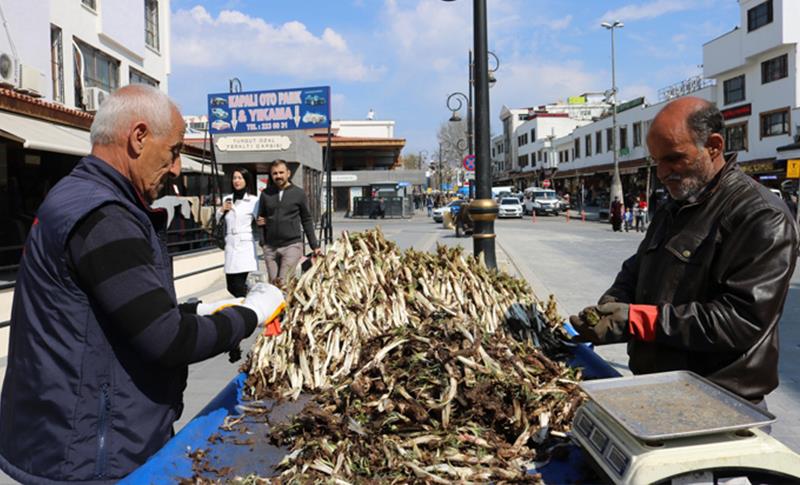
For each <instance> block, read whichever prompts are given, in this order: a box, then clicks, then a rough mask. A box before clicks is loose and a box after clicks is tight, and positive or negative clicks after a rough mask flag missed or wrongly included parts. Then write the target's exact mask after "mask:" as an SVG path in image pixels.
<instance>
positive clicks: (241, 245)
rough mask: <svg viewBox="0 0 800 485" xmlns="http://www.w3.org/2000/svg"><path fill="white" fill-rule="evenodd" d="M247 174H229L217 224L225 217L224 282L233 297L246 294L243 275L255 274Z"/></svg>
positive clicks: (254, 204) (254, 206)
mask: <svg viewBox="0 0 800 485" xmlns="http://www.w3.org/2000/svg"><path fill="white" fill-rule="evenodd" d="M248 180H250V173H249V172H248V171H247V170H246V169H244V168H237V169H236V170H234V172H233V176H232V178H231V185H232V186H233V193H232V194H228V195H226V196H225V197H224V198H223V203H222V207H221V208H220V209H219V210H218V211H217V221H219V220H220V219H221V218H222V217H225V282H226V283H227V286H228V292H229V293H230V294H231V295H233V296H235V297H244V296H246V295H247V287H246V286H245V281H246V280H247V274H248V273H249V272H251V271H258V259H257V257H256V246H257V243H258V241H257V240H256V235H255V234H253V221H254V220H255V217H256V214H257V213H258V197H256V196H255V195H253V194H250V193H248V191H247V185H248V184H247V182H248Z"/></svg>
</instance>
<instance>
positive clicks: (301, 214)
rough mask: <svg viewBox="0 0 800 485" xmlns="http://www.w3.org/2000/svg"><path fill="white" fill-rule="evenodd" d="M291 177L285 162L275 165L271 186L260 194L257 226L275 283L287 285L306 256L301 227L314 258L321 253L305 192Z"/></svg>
mask: <svg viewBox="0 0 800 485" xmlns="http://www.w3.org/2000/svg"><path fill="white" fill-rule="evenodd" d="M291 175H292V172H291V171H290V170H289V167H288V165H287V164H286V161H284V160H275V161H274V162H272V167H270V176H271V179H272V183H271V184H270V185H269V186H268V187H267V188H266V189H265V190H263V191H262V192H261V196H260V200H259V204H258V219H257V220H256V223H257V224H258V225H259V226H262V227H263V240H262V242H263V246H262V249H263V250H264V262H265V263H266V265H267V273H269V279H270V281H271V282H273V283H283V282H285V281H286V276H287V275H288V274H290V272H291V271H292V270H294V268H295V266H297V263H298V261H300V258H301V257H302V256H303V235H302V233H301V232H300V226H301V225H302V228H303V229H302V230H303V231H305V233H306V238H307V239H308V243H309V245H310V246H311V249H313V250H314V255H319V254H321V250H320V248H319V242H318V241H317V238H316V236H315V235H314V221H312V220H311V212H310V211H309V210H308V199H307V198H306V194H305V192H303V189H301V188H300V187H297V186H295V185H292V183H291V182H289V178H290V177H291Z"/></svg>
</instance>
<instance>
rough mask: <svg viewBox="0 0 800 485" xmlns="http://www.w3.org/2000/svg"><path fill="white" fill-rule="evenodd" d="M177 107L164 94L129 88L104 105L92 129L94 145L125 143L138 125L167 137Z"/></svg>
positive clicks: (151, 89)
mask: <svg viewBox="0 0 800 485" xmlns="http://www.w3.org/2000/svg"><path fill="white" fill-rule="evenodd" d="M176 113H178V115H180V113H179V111H178V107H177V106H176V105H175V103H174V102H173V101H172V100H171V99H169V96H167V95H166V94H165V93H164V92H162V91H161V90H159V89H158V88H155V87H153V86H148V85H145V84H129V85H127V86H124V87H122V88H119V89H118V90H116V91H115V92H114V93H113V94H112V95H111V96H109V97H108V98H106V100H105V101H103V104H101V105H100V109H99V110H98V111H97V114H95V116H94V122H93V123H92V128H91V135H90V136H91V141H92V145H112V144H115V143H124V142H125V140H126V139H127V136H128V134H129V132H130V130H131V128H133V126H134V125H136V124H137V123H144V124H146V125H147V127H148V129H149V130H150V131H151V132H152V133H153V134H154V135H156V136H164V135H166V134H167V133H168V132H169V130H170V128H171V127H172V122H173V117H174V116H175V114H176Z"/></svg>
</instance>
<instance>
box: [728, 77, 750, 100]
mask: <svg viewBox="0 0 800 485" xmlns="http://www.w3.org/2000/svg"><path fill="white" fill-rule="evenodd" d="M723 87H724V92H725V95H724V96H725V104H731V103H738V102H739V101H744V97H745V94H744V74H742V75H741V76H736V77H734V78H731V79H728V80H727V81H725V82H724V83H723Z"/></svg>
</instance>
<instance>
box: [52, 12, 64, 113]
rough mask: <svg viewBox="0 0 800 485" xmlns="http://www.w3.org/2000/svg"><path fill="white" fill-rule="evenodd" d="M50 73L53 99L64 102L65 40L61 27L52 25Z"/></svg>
mask: <svg viewBox="0 0 800 485" xmlns="http://www.w3.org/2000/svg"><path fill="white" fill-rule="evenodd" d="M50 74H51V77H52V79H53V101H57V102H59V103H63V102H64V40H63V37H62V32H61V29H60V28H58V27H56V26H55V25H50Z"/></svg>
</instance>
